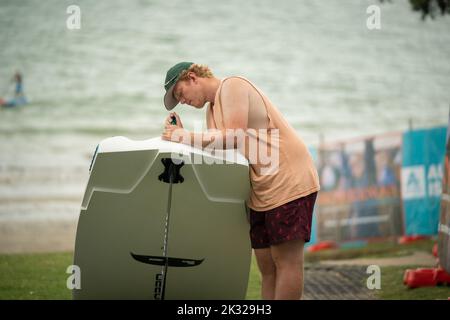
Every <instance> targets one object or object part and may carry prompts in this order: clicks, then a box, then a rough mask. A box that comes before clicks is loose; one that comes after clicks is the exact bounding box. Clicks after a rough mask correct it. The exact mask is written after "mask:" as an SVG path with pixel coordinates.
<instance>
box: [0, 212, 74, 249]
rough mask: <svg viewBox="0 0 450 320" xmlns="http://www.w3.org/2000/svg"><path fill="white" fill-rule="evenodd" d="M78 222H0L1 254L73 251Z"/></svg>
mask: <svg viewBox="0 0 450 320" xmlns="http://www.w3.org/2000/svg"><path fill="white" fill-rule="evenodd" d="M76 226H77V221H76V220H35V221H33V220H30V221H1V222H0V254H14V253H38V252H63V251H73V250H74V246H75V234H76Z"/></svg>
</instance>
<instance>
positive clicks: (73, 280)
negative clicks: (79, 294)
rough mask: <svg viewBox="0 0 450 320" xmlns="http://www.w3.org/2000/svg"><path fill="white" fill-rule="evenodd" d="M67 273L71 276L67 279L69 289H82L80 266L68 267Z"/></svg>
mask: <svg viewBox="0 0 450 320" xmlns="http://www.w3.org/2000/svg"><path fill="white" fill-rule="evenodd" d="M66 273H68V274H70V276H69V277H68V278H67V282H66V286H67V289H69V290H73V289H81V269H80V267H79V266H76V265H70V266H68V267H67V270H66Z"/></svg>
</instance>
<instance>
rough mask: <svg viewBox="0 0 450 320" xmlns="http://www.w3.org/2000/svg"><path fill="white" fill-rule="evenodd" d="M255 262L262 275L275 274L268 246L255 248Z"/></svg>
mask: <svg viewBox="0 0 450 320" xmlns="http://www.w3.org/2000/svg"><path fill="white" fill-rule="evenodd" d="M255 256H256V262H257V263H258V268H259V271H260V272H261V275H262V276H264V277H265V276H275V274H276V267H275V263H274V261H273V259H272V254H271V250H270V248H267V249H255Z"/></svg>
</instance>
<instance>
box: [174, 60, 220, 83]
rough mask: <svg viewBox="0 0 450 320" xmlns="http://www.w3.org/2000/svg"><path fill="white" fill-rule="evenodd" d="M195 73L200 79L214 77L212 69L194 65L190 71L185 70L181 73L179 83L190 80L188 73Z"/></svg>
mask: <svg viewBox="0 0 450 320" xmlns="http://www.w3.org/2000/svg"><path fill="white" fill-rule="evenodd" d="M189 72H193V73H195V75H196V76H197V77H200V78H212V77H213V76H214V75H213V73H212V72H211V69H209V67H208V66H207V65H204V64H196V63H194V64H193V65H191V66H190V67H189V69H187V70H184V71H183V72H181V74H180V77H179V78H178V81H180V80H188V79H189V77H188V73H189Z"/></svg>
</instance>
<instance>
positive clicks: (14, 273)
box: [0, 252, 261, 300]
mask: <svg viewBox="0 0 450 320" xmlns="http://www.w3.org/2000/svg"><path fill="white" fill-rule="evenodd" d="M72 261H73V253H71V252H67V253H49V254H26V255H23V254H20V255H19V254H14V255H0V300H6V299H19V300H20V299H27V300H32V299H54V300H55V299H57V300H64V299H71V298H72V292H71V291H70V290H69V289H67V287H66V281H67V278H68V277H69V274H67V273H66V270H67V267H68V266H69V265H71V264H72ZM260 286H261V284H260V276H259V272H258V270H257V266H256V262H255V260H254V257H253V259H252V265H251V271H250V277H249V284H248V289H247V297H246V298H247V299H253V300H257V299H260Z"/></svg>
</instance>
